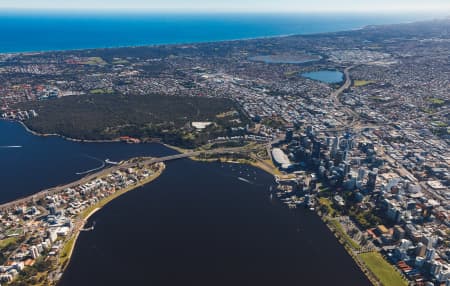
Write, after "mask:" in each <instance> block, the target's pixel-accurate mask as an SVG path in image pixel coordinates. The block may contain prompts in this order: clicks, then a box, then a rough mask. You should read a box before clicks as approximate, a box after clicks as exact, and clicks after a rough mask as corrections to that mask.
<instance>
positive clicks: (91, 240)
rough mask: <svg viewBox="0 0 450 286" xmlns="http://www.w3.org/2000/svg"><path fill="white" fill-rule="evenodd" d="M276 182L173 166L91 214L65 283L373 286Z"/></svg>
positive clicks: (240, 170) (238, 168) (237, 172)
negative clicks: (279, 194) (273, 190)
mask: <svg viewBox="0 0 450 286" xmlns="http://www.w3.org/2000/svg"><path fill="white" fill-rule="evenodd" d="M238 176H242V177H244V178H246V179H248V180H250V181H251V183H246V182H243V181H241V180H239V179H238ZM270 184H273V177H272V176H271V175H268V174H266V173H264V172H262V171H259V170H256V169H254V168H251V167H248V166H245V165H233V164H232V165H230V164H220V163H201V162H195V161H190V160H187V159H184V160H180V161H173V162H170V163H168V165H167V169H166V170H165V171H164V173H163V174H162V175H161V177H159V178H158V179H157V180H156V181H154V182H152V183H150V184H148V185H146V186H144V187H142V188H140V189H137V190H134V191H132V192H130V193H128V194H127V195H125V196H123V197H122V198H120V199H118V200H115V201H113V202H112V203H111V204H109V205H107V206H106V207H105V208H104V209H102V210H101V211H100V212H98V213H96V214H95V215H94V216H93V217H91V219H90V222H89V223H92V222H93V221H95V222H96V225H95V230H94V231H92V232H85V233H82V234H81V235H80V238H79V241H78V245H77V246H76V251H75V254H74V256H73V260H72V261H71V264H69V267H68V269H67V271H66V273H65V274H64V276H63V278H62V281H61V283H60V286H77V285H86V286H90V285H92V286H94V285H95V286H97V285H114V286H116V285H117V286H119V285H154V286H166V285H197V286H210V285H215V286H222V285H223V286H229V285H233V286H241V285H242V286H244V285H245V286H247V285H267V286H269V285H270V286H273V285H314V286H325V285H349V286H350V285H354V286H360V285H370V282H369V281H368V280H367V279H366V278H365V276H364V275H363V274H362V272H361V271H360V270H359V269H358V268H357V266H356V265H355V263H354V262H353V260H352V259H351V258H350V256H349V255H348V254H347V253H346V252H345V250H344V248H343V247H342V246H341V245H339V243H338V242H337V240H336V238H335V237H334V236H333V235H332V233H331V232H330V231H329V230H328V229H327V228H326V226H325V225H324V224H323V223H322V222H321V220H320V219H319V217H318V216H317V215H316V214H315V213H313V212H311V211H309V210H308V209H305V208H301V209H298V210H289V209H288V208H287V207H285V206H282V205H280V203H278V202H277V201H276V200H271V199H270V196H269V188H268V186H269V185H270Z"/></svg>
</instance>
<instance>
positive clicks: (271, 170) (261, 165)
mask: <svg viewBox="0 0 450 286" xmlns="http://www.w3.org/2000/svg"><path fill="white" fill-rule="evenodd" d="M9 121H12V122H18V123H19V124H20V125H22V126H23V127H24V128H25V130H26V131H27V132H29V133H30V134H33V135H35V136H41V137H48V136H56V137H60V138H62V139H64V140H68V141H73V142H79V143H117V142H122V141H121V140H119V139H111V140H83V139H77V138H71V137H67V136H64V135H61V134H57V133H39V132H37V131H34V130H32V129H30V128H29V127H28V126H27V125H26V124H25V123H24V122H23V121H21V120H9ZM145 143H150V142H142V143H137V144H145ZM153 143H158V144H161V145H163V146H165V147H167V148H169V149H171V150H174V151H176V152H178V153H180V154H181V153H183V154H184V153H186V152H189V151H191V150H190V149H184V148H181V147H177V146H173V145H169V144H167V143H164V142H157V141H156V139H155V141H154V142H153ZM188 159H190V160H195V161H203V162H217V161H221V160H222V159H223V157H220V156H219V157H217V158H211V159H201V158H196V157H189V158H188ZM250 159H251V158H248V159H247V160H245V161H246V162H239V161H233V160H227V159H225V160H223V162H225V163H239V164H247V165H250V166H253V167H256V168H258V169H260V170H263V171H264V172H267V173H269V174H271V175H273V176H281V175H282V174H281V173H280V172H279V171H275V169H276V167H275V166H266V164H264V163H263V162H260V161H259V160H256V161H255V162H250V161H249V160H250ZM274 168H275V169H274Z"/></svg>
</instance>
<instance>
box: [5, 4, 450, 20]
mask: <svg viewBox="0 0 450 286" xmlns="http://www.w3.org/2000/svg"><path fill="white" fill-rule="evenodd" d="M0 12H70V13H75V12H83V13H86V12H88V13H89V12H94V13H96V12H97V13H98V12H101V13H114V12H115V13H117V12H119V13H180V14H196V13H198V14H319V13H322V14H328V13H333V14H337V13H342V14H346V13H347V14H348V13H364V14H378V13H389V14H403V13H417V14H427V13H433V14H441V15H447V16H448V17H450V6H448V7H429V8H428V9H426V8H425V9H424V8H423V7H408V8H406V9H405V7H402V8H400V7H397V8H394V9H384V8H377V9H369V8H367V9H344V8H342V9H340V8H338V9H336V8H330V9H298V10H287V9H275V10H274V9H270V10H269V9H259V10H246V9H183V8H162V9H161V8H160V9H154V8H131V7H108V8H100V7H77V8H70V7H64V8H63V7H46V8H24V7H0Z"/></svg>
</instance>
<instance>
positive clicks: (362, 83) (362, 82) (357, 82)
mask: <svg viewBox="0 0 450 286" xmlns="http://www.w3.org/2000/svg"><path fill="white" fill-rule="evenodd" d="M371 83H374V81H372V80H355V81H354V82H353V86H356V87H359V86H365V85H368V84H371Z"/></svg>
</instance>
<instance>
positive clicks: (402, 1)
mask: <svg viewBox="0 0 450 286" xmlns="http://www.w3.org/2000/svg"><path fill="white" fill-rule="evenodd" d="M11 8H12V9H82V10H85V9H88V10H122V9H126V10H141V11H142V10H153V11H165V10H167V11H173V10H176V11H204V12H206V11H213V12H225V11H230V12H231V11H233V12H238V11H239V12H256V11H259V12H275V11H279V12H282V11H283V12H302V11H303V12H311V11H366V12H376V11H393V12H399V11H402V12H409V11H417V12H426V11H433V10H434V11H440V12H445V11H449V12H450V0H0V9H11Z"/></svg>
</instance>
